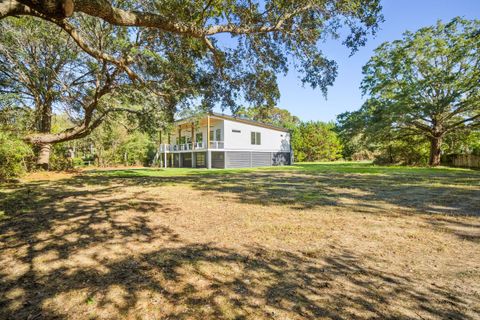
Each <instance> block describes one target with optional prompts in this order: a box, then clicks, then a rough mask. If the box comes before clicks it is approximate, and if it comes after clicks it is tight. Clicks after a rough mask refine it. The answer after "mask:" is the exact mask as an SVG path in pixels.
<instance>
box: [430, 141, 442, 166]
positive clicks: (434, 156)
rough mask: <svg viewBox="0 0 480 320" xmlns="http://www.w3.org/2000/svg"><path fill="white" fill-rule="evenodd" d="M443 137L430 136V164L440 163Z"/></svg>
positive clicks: (436, 164)
mask: <svg viewBox="0 0 480 320" xmlns="http://www.w3.org/2000/svg"><path fill="white" fill-rule="evenodd" d="M442 139H443V137H441V136H440V137H432V138H430V160H429V162H428V164H429V165H430V166H432V167H436V166H438V165H440V156H441V146H442Z"/></svg>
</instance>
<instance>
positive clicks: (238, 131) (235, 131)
mask: <svg viewBox="0 0 480 320" xmlns="http://www.w3.org/2000/svg"><path fill="white" fill-rule="evenodd" d="M232 132H234V133H241V132H242V131H240V130H235V129H233V130H232Z"/></svg>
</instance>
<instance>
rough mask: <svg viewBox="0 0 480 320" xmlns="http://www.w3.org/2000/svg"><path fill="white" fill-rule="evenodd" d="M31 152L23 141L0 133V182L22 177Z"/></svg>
mask: <svg viewBox="0 0 480 320" xmlns="http://www.w3.org/2000/svg"><path fill="white" fill-rule="evenodd" d="M31 155H32V150H31V149H30V147H29V146H28V145H27V144H25V143H24V142H23V141H21V140H19V139H18V138H16V137H14V136H13V135H9V134H7V133H4V132H1V131H0V180H6V179H11V178H15V177H18V176H20V175H22V174H23V173H24V172H25V170H26V161H27V158H28V157H29V156H31Z"/></svg>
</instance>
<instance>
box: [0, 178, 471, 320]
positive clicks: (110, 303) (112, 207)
mask: <svg viewBox="0 0 480 320" xmlns="http://www.w3.org/2000/svg"><path fill="white" fill-rule="evenodd" d="M371 179H373V180H371ZM425 179H429V177H426V178H425ZM459 179H469V178H468V177H460V178H459ZM382 183H383V184H382ZM393 183H395V187H396V188H399V190H404V191H405V192H406V191H407V190H409V189H410V188H412V185H411V184H412V183H418V185H417V186H416V187H417V188H424V189H425V188H426V190H423V189H422V190H423V191H422V192H424V193H425V194H426V195H430V194H435V193H436V192H438V190H437V189H435V190H434V191H432V190H430V189H429V188H428V187H427V186H424V185H423V182H415V181H414V182H411V177H410V178H408V179H402V178H401V177H400V178H399V177H389V176H383V175H380V176H375V177H369V176H365V177H364V176H359V175H353V176H350V175H336V176H327V175H325V174H324V173H318V172H315V173H310V174H309V173H305V172H299V173H293V174H292V173H291V172H276V173H275V174H274V175H272V174H269V173H268V172H260V173H259V172H255V173H245V174H243V173H242V174H231V175H221V174H217V173H215V174H208V175H200V176H183V177H166V178H159V177H133V178H132V177H129V178H119V177H102V176H83V177H77V178H74V179H68V180H64V181H58V182H55V183H44V182H36V183H26V184H21V185H14V186H9V188H8V190H7V189H6V191H3V190H0V211H3V212H4V213H5V216H6V217H5V218H3V219H0V264H1V265H2V268H0V318H1V319H87V318H98V319H118V318H155V319H212V318H215V319H265V318H266V319H319V318H331V319H352V318H355V319H372V318H389V319H418V318H423V319H475V318H477V317H478V316H479V315H480V308H479V306H480V298H479V297H478V295H477V296H475V295H471V296H469V295H466V294H465V293H463V292H459V291H457V289H456V288H451V287H447V285H439V284H435V283H434V282H429V281H422V280H419V279H418V278H415V277H413V276H410V275H409V273H408V271H407V270H404V272H401V273H399V272H398V271H397V272H395V271H392V270H393V269H392V270H390V268H388V267H385V265H384V264H382V261H378V260H375V259H373V258H371V257H368V256H364V255H360V254H359V253H356V252H352V251H351V250H347V249H344V248H341V247H326V248H325V249H324V250H318V251H301V250H300V251H282V250H277V249H271V248H268V247H263V246H261V245H249V246H244V247H225V246H220V245H218V244H215V243H190V242H188V241H187V240H185V239H184V238H183V237H182V236H181V235H179V234H178V233H177V232H176V231H175V230H173V229H172V228H171V227H170V226H169V225H168V224H167V223H165V222H164V221H162V220H161V218H159V216H157V215H155V214H154V213H155V212H161V213H164V214H169V215H175V214H182V209H181V208H178V207H176V206H175V205H173V204H171V203H169V202H168V201H167V200H165V199H162V197H161V193H160V196H156V197H153V196H150V195H148V194H146V195H145V194H143V195H142V196H140V195H137V194H135V192H138V191H131V192H130V193H125V192H124V189H123V188H124V187H125V186H129V185H130V186H162V185H167V184H185V185H189V186H192V187H193V188H194V189H198V190H201V191H202V192H206V193H212V192H213V193H224V194H229V195H231V196H232V197H233V198H231V199H232V200H234V201H239V202H242V203H255V204H257V203H259V204H263V205H283V206H288V207H290V208H297V209H305V208H316V207H322V206H327V205H338V206H343V207H345V208H350V206H351V205H350V204H349V203H348V202H344V201H343V198H345V197H349V199H353V200H358V201H363V202H365V207H364V208H360V209H361V210H366V211H368V212H372V210H373V212H379V211H380V210H384V209H382V207H381V205H380V204H379V203H378V202H383V203H385V202H386V203H390V204H395V205H400V204H401V206H402V207H408V206H407V205H406V204H405V200H399V199H390V198H389V197H388V194H389V192H391V191H389V190H383V189H385V186H386V185H390V184H393ZM212 184H213V185H212ZM379 184H380V185H379ZM459 184H460V185H461V183H460V182H459ZM452 185H454V183H453V184H452V183H449V184H448V185H446V183H445V186H441V185H440V186H435V188H446V189H449V188H454V187H451V186H452ZM458 188H459V189H461V188H462V187H461V186H458ZM350 189H355V190H354V192H353V193H352V192H350V191H351V190H350ZM284 190H286V191H284ZM330 190H337V192H336V193H335V194H331V193H330V192H329V191H330ZM455 190H456V189H455ZM462 190H463V189H462ZM451 191H452V190H451V189H449V193H450V194H451V195H450V196H453V197H454V198H455V199H456V194H452V192H451ZM473 191H475V190H473ZM414 192H420V191H418V190H415V189H414ZM463 192H466V193H464V194H463V195H465V194H467V195H470V196H477V194H476V193H470V192H472V190H470V189H469V188H465V190H463ZM318 193H319V194H318ZM408 194H409V193H408ZM309 195H311V197H312V198H309ZM285 197H287V198H288V199H287V201H286V200H285V199H284V198H285ZM448 201H450V200H448ZM451 201H453V200H451ZM452 203H453V202H452ZM352 206H353V205H352ZM367 206H371V207H367ZM410 206H411V207H412V208H413V209H415V210H424V208H429V205H428V204H421V203H420V202H415V203H414V204H413V205H412V204H411V205H410ZM459 206H460V209H459V210H458V212H460V213H465V214H466V213H469V212H471V211H470V209H471V208H472V206H471V204H469V205H465V204H464V205H463V206H462V205H459ZM451 221H452V219H450V218H449V217H445V220H444V221H442V220H438V221H437V223H438V224H439V225H437V227H439V228H445V227H446V225H445V224H447V225H448V226H449V225H451ZM461 224H467V225H463V226H462V225H461ZM458 226H459V227H468V228H474V229H476V228H478V224H477V223H476V222H471V223H469V222H465V221H463V222H460V221H459V222H458ZM452 232H455V230H453V231H452ZM397 270H398V269H397Z"/></svg>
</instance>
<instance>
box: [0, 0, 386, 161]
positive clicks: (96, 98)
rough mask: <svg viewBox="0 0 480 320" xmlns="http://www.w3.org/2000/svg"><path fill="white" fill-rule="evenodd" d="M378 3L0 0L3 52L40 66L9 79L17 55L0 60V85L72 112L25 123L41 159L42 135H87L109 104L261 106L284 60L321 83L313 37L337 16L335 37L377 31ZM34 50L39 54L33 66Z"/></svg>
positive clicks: (167, 108) (274, 96) (326, 31)
mask: <svg viewBox="0 0 480 320" xmlns="http://www.w3.org/2000/svg"><path fill="white" fill-rule="evenodd" d="M380 10H381V6H380V5H379V0H344V1H323V0H322V1H320V0H302V1H277V0H269V1H244V0H220V1H210V0H205V1H163V0H150V1H141V2H138V1H129V0H121V1H105V0H98V1H83V0H75V1H73V0H32V1H23V0H19V1H16V0H14V1H12V0H8V1H4V0H1V1H0V20H1V25H0V33H2V36H3V37H4V38H3V39H2V42H4V43H3V44H2V49H3V50H2V52H3V54H4V57H3V59H4V61H7V60H6V59H9V58H6V57H7V56H8V57H10V58H11V57H12V56H18V57H19V56H25V57H26V58H28V59H30V63H29V64H28V65H26V69H29V70H34V69H38V70H37V71H39V72H40V73H45V74H46V75H48V74H50V76H49V79H50V80H48V79H43V78H42V79H41V83H40V82H38V80H40V78H39V77H36V78H35V75H36V74H39V73H38V72H37V73H32V74H29V73H28V72H27V73H28V77H24V78H18V77H17V76H18V72H17V71H16V68H17V66H19V65H20V64H21V62H20V60H19V59H17V60H16V61H13V62H14V63H12V62H11V61H9V63H8V64H6V65H5V66H4V67H5V68H4V71H5V72H6V73H5V72H4V73H3V75H2V83H1V89H2V90H5V91H9V92H10V91H11V92H12V93H13V94H15V92H16V95H15V96H13V97H11V96H10V98H12V99H10V100H9V102H10V104H9V105H10V106H12V103H11V102H12V101H15V103H16V104H18V103H20V105H27V104H28V105H29V106H30V107H33V108H34V109H35V110H46V111H45V112H44V113H43V114H44V115H47V116H44V117H43V119H46V120H48V118H49V117H51V113H52V112H49V110H55V108H57V107H58V106H62V108H64V109H65V108H66V109H68V112H67V113H72V111H75V116H74V117H72V118H74V119H73V120H75V121H72V123H73V124H74V126H73V127H72V128H68V129H66V130H65V131H64V132H59V133H56V134H52V133H50V132H49V130H48V125H46V126H43V127H44V129H41V130H40V126H38V124H37V125H36V128H37V130H36V131H35V132H32V133H31V134H29V136H28V139H27V140H28V141H29V142H30V143H33V144H35V145H37V146H39V147H40V150H44V151H45V152H44V154H45V158H47V160H46V161H47V162H48V149H49V147H50V144H54V143H58V142H61V141H68V140H71V139H76V138H79V137H83V136H85V135H87V134H89V133H90V132H91V130H93V129H94V128H95V127H97V126H98V125H99V123H101V121H103V119H104V118H105V117H106V116H108V115H109V114H111V112H116V111H128V112H135V113H137V115H138V116H140V117H142V118H143V119H144V120H145V121H144V122H146V123H148V122H151V120H159V121H160V124H158V121H157V123H156V125H155V127H157V128H161V127H162V124H161V123H162V122H163V123H165V122H169V121H170V122H171V121H172V120H173V114H174V113H175V112H176V111H177V110H178V109H179V108H182V107H184V106H188V105H192V104H197V105H200V107H201V108H203V109H211V108H213V107H214V106H220V107H221V108H223V109H228V108H230V109H231V110H232V111H235V110H237V109H238V106H239V103H241V104H244V103H247V104H249V105H254V106H261V105H266V106H269V107H272V106H274V105H275V102H276V101H277V100H278V98H279V95H280V93H279V90H278V86H277V76H276V75H277V74H279V73H286V72H288V71H289V69H291V68H294V69H296V70H297V71H299V72H300V74H301V75H302V77H301V81H302V83H303V84H305V85H310V86H311V87H313V88H318V89H319V90H321V91H323V92H324V93H326V91H327V88H328V86H330V85H332V84H333V81H334V79H335V76H336V73H337V66H336V63H335V61H333V60H331V59H329V58H327V57H326V56H325V55H324V54H323V52H322V51H321V49H320V47H319V46H318V43H319V41H322V40H324V39H326V38H328V37H334V38H339V37H340V34H345V32H343V31H344V30H345V29H344V28H345V27H346V28H347V29H348V30H349V32H348V33H347V35H346V36H345V37H344V38H343V43H344V44H345V45H346V46H347V47H349V48H350V49H351V50H352V52H354V51H355V50H356V49H357V48H358V47H359V46H361V45H363V44H364V43H365V40H366V37H367V35H368V34H369V33H375V31H376V30H377V27H378V24H379V22H381V21H382V16H381V13H380ZM10 16H15V17H21V16H33V17H35V18H36V20H34V21H32V20H30V19H31V18H24V19H20V21H12V20H10V19H11V18H8V17H10ZM5 18H7V19H5ZM38 19H41V20H43V21H44V23H39V20H38ZM37 29H38V30H37ZM57 30H58V31H57ZM60 31H62V32H60ZM7 38H8V40H7ZM30 38H32V40H33V41H32V42H30V41H29V39H30ZM33 47H35V50H33V51H32V50H30V49H32V48H33ZM37 49H38V50H37ZM55 49H58V52H55ZM29 50H30V51H29ZM33 53H34V54H33ZM63 54H65V55H66V56H65V57H63V56H62V55H63ZM46 57H49V58H48V59H50V60H51V61H50V62H48V64H45V63H44V64H43V65H42V64H41V63H40V65H39V66H34V65H35V64H36V63H37V62H36V61H45V60H46V59H47V58H46ZM67 58H68V59H67ZM62 59H63V60H62ZM10 60H15V59H10ZM48 65H52V66H54V65H59V70H60V71H61V72H60V73H55V72H50V71H49V70H47V69H48ZM74 65H75V66H77V67H75V68H74V67H73V66H74ZM40 68H43V69H40ZM20 69H22V70H23V69H25V68H23V66H22V68H20ZM26 69H25V70H26ZM25 70H24V71H25ZM79 79H81V80H79ZM32 80H34V81H37V83H36V84H35V85H34V86H31V87H32V88H33V87H37V88H38V87H42V88H48V90H47V91H49V95H48V97H49V99H43V100H42V99H40V100H38V101H37V102H36V103H33V102H32V100H31V98H32V97H33V96H34V95H36V96H39V95H38V94H37V93H35V94H32V93H33V92H31V90H30V91H29V90H28V82H31V81H32ZM76 81H77V82H76ZM78 81H80V82H78ZM52 84H55V85H52ZM80 84H81V85H80ZM19 88H22V89H27V90H22V91H24V93H27V94H19V93H18V92H19V91H18V89H19ZM65 89H67V90H65ZM20 100H21V101H20ZM27 100H30V101H29V102H28V103H25V101H27ZM4 105H5V104H4ZM125 106H128V108H125ZM132 106H133V107H132ZM15 107H17V105H15ZM139 109H140V110H139ZM37 123H38V121H37Z"/></svg>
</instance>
